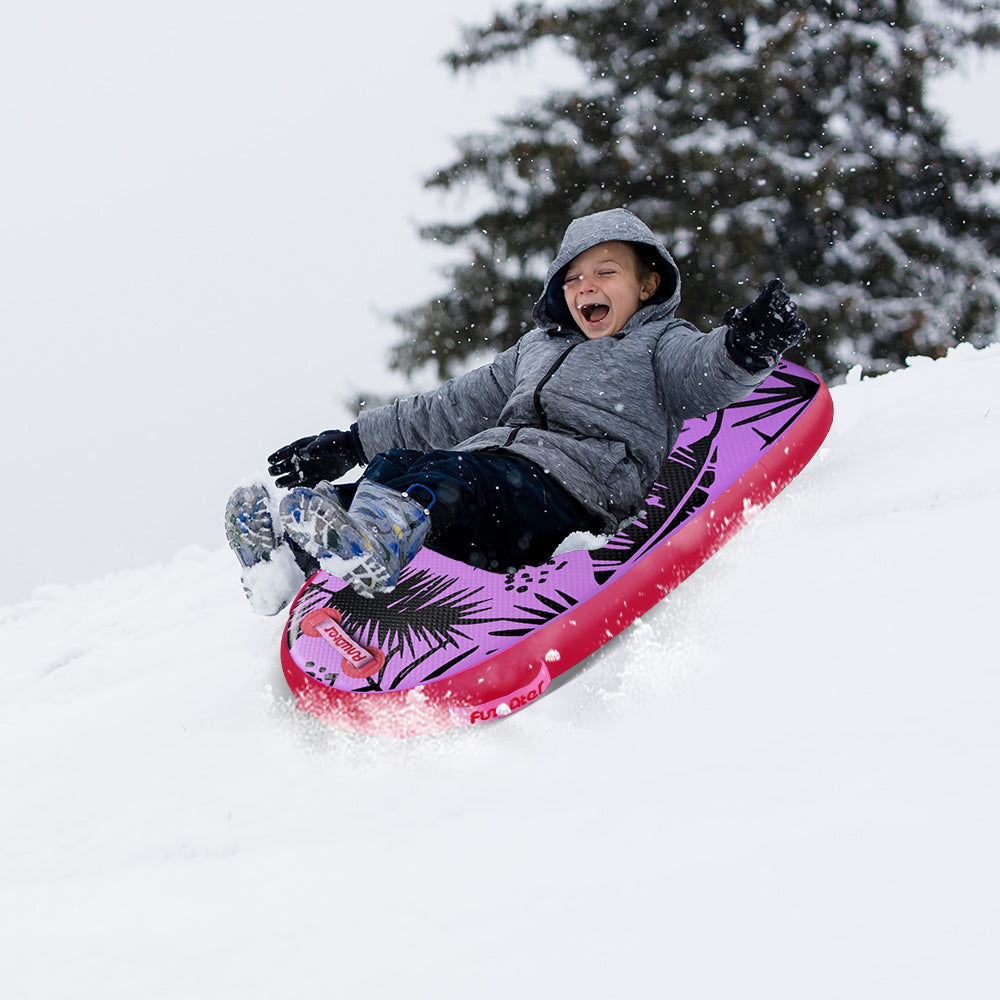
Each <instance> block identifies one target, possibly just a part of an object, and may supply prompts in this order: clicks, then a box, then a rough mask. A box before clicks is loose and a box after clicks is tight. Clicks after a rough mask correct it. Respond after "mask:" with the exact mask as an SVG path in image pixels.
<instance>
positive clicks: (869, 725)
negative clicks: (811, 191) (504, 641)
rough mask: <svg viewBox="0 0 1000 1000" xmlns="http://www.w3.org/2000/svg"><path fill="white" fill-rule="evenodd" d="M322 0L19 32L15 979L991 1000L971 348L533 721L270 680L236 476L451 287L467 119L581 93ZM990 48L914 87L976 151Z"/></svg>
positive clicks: (31, 994)
mask: <svg viewBox="0 0 1000 1000" xmlns="http://www.w3.org/2000/svg"><path fill="white" fill-rule="evenodd" d="M326 6H329V5H326ZM326 6H324V5H316V4H313V3H311V2H308V0H283V2H282V3H281V4H277V3H273V2H270V0H262V2H260V3H257V4H254V5H251V6H248V7H246V9H245V10H244V9H243V8H241V12H242V14H241V16H239V17H236V16H234V13H233V11H234V9H235V8H233V6H232V5H231V4H229V3H224V2H222V0H199V2H197V3H195V2H194V0H177V2H176V3H174V4H171V5H166V6H164V5H161V6H160V7H159V8H158V9H157V10H156V11H155V12H153V11H151V10H147V9H146V8H142V10H141V11H140V9H139V8H137V7H136V6H135V5H134V4H129V3H126V2H125V0H102V2H101V3H88V4H79V3H68V2H65V0H61V2H58V3H56V4H46V5H35V6H32V5H20V6H19V7H18V8H16V10H13V9H12V11H11V12H10V16H9V17H7V18H6V19H5V31H4V33H3V35H2V36H0V49H2V53H0V54H2V56H3V58H0V83H2V84H3V86H2V87H0V115H2V117H3V119H4V139H5V147H4V155H3V156H2V157H0V181H2V182H3V186H4V189H5V190H9V191H15V192H17V195H18V197H17V198H16V199H8V200H7V202H6V203H5V204H4V207H3V210H2V211H3V223H4V225H3V227H0V231H2V233H3V236H2V237H0V239H2V242H0V264H2V266H3V271H4V276H5V280H4V282H2V283H0V284H2V287H0V295H2V300H0V307H2V315H0V318H2V320H3V325H4V329H5V337H6V339H5V344H4V350H5V364H6V365H7V368H6V370H7V371H8V372H9V373H11V372H12V373H14V376H15V377H11V376H9V377H8V379H7V383H8V384H6V385H5V389H4V393H3V394H0V434H2V435H3V436H2V439H0V445H2V450H3V455H4V466H5V470H6V471H5V479H4V487H3V489H2V490H0V503H2V509H0V519H2V520H3V523H5V524H7V525H8V526H9V528H8V533H7V538H6V542H5V555H4V578H3V581H2V585H3V591H2V592H0V602H4V603H3V606H0V650H2V654H0V655H2V660H0V802H2V809H3V822H2V824H0V940H2V942H3V947H2V948H0V988H2V990H3V993H4V995H5V996H9V997H16V998H18V1000H32V998H45V1000H48V998H51V997H61V996H70V995H78V994H80V993H81V992H86V993H88V994H90V993H94V994H95V995H97V994H99V995H100V996H102V997H104V998H108V1000H113V998H119V997H121V998H125V997H128V998H130V1000H131V998H133V997H136V996H142V997H144V998H149V1000H158V998H170V1000H176V998H212V1000H218V998H226V997H234V998H235V997H238V998H240V1000H253V998H258V997H259V998H267V1000H270V998H273V997H276V996H286V995H287V996H298V995H305V994H314V993H316V992H329V993H331V994H334V995H337V994H341V993H343V994H349V993H352V992H358V991H364V994H365V995H368V996H375V997H380V996H392V995H400V994H405V995H407V996H418V997H433V998H438V997H442V998H444V997H453V996H454V997H457V996H463V997H464V996H469V995H475V996H477V997H486V998H489V997H500V996H506V995H508V994H510V993H511V992H512V991H516V992H529V993H532V994H534V993H539V994H540V993H542V992H543V991H544V992H549V993H553V994H558V995H567V996H574V997H601V998H604V997H606V996H611V995H615V996H646V995H650V994H651V993H653V992H656V993H658V994H662V995H678V996H682V997H685V998H713V1000H714V998H727V1000H728V998H730V997H733V996H745V995H752V996H756V995H761V996H764V995H766V996H768V997H769V998H775V1000H783V998H795V1000H799V998H801V997H809V998H811V1000H816V998H819V1000H822V998H827V997H829V998H838V1000H839V998H842V997H865V998H867V997H872V998H875V997H878V998H881V997H886V996H906V997H908V998H912V1000H920V998H924V997H926V998H932V997H933V998H935V1000H937V998H938V997H942V996H949V997H951V996H955V997H963V998H980V997H982V998H988V997H989V998H992V997H994V996H996V995H997V992H998V989H1000V967H998V964H997V961H996V958H995V955H994V952H995V942H996V940H997V937H998V933H1000V854H998V852H997V850H996V844H997V842H998V839H1000V801H998V799H997V795H996V789H997V787H998V786H1000V734H998V727H997V724H996V720H997V718H998V710H1000V704H998V702H1000V679H998V675H997V670H996V654H995V653H991V652H990V650H991V649H993V648H994V647H995V645H996V641H995V629H994V621H995V620H994V619H993V617H992V615H993V614H994V613H995V607H996V596H997V587H996V582H995V579H996V566H997V563H998V556H1000V551H998V550H1000V543H998V540H997V538H998V536H997V531H996V527H995V519H996V511H997V509H998V499H1000V497H998V493H1000V467H998V465H997V461H996V455H997V454H998V448H997V445H998V436H1000V434H998V429H997V421H998V419H1000V416H998V415H1000V398H998V397H1000V348H998V347H994V348H989V349H986V350H982V351H978V352H977V351H973V350H971V349H967V350H961V349H959V350H956V351H954V352H952V354H951V355H950V356H949V357H948V358H947V359H944V360H941V361H934V362H931V361H926V360H919V361H914V362H913V363H912V364H911V365H910V367H909V368H907V369H906V370H903V371H900V372H896V373H893V374H889V375H885V376H881V377H879V378H877V379H871V380H861V379H860V377H858V376H855V377H853V378H850V379H848V381H847V383H846V384H844V385H841V386H837V387H835V388H834V389H833V396H834V403H835V407H836V418H835V423H834V427H833V430H832V431H831V434H830V437H829V438H828V440H827V443H826V445H825V446H824V448H823V450H822V452H821V454H820V455H819V456H817V458H816V459H815V460H814V461H813V463H812V464H811V465H810V466H809V467H808V468H807V469H806V470H805V472H804V473H803V474H802V475H801V476H800V477H799V478H798V479H797V480H796V481H795V482H794V483H793V484H792V485H791V486H790V487H789V488H788V489H787V490H786V491H785V492H784V493H783V494H782V495H781V496H780V497H779V498H778V499H777V500H776V501H775V502H774V503H773V504H771V505H770V506H769V507H767V508H766V509H764V510H763V511H762V512H760V514H759V515H758V516H757V517H756V519H755V520H754V521H753V522H752V523H751V524H750V526H749V527H748V528H746V529H745V530H744V531H743V532H742V533H741V534H740V535H739V536H737V538H736V539H734V540H733V541H732V542H731V543H729V544H728V545H727V546H726V547H725V548H724V549H723V550H722V551H721V552H720V553H719V554H718V555H717V556H716V557H714V558H713V559H712V560H711V561H710V562H709V563H708V564H706V565H705V566H704V567H703V568H702V569H701V570H699V571H698V573H696V574H695V575H694V576H693V577H692V578H691V579H689V580H688V581H687V582H686V583H685V584H684V585H682V586H681V587H680V588H679V589H678V590H677V591H676V592H675V593H674V594H673V595H671V596H670V598H669V599H668V600H666V601H664V602H663V603H662V604H661V605H660V606H658V607H657V608H656V609H654V611H652V612H651V613H650V614H649V615H647V616H646V617H645V618H644V619H642V620H641V621H639V622H637V623H636V624H635V625H633V626H632V627H631V628H630V629H629V630H627V632H626V633H624V634H623V635H622V636H620V637H619V638H618V639H616V640H615V641H613V642H612V643H610V644H609V645H608V646H607V647H606V648H605V649H604V650H603V651H601V652H600V653H599V654H597V655H596V656H594V657H593V658H592V659H591V661H590V662H589V663H588V665H587V668H586V670H582V671H578V672H577V674H576V675H575V676H574V677H573V679H572V680H571V681H569V682H568V683H566V684H565V685H563V686H561V687H559V688H558V689H557V690H555V691H552V692H550V693H549V694H547V695H546V696H545V697H544V698H543V699H541V700H540V701H539V702H538V703H537V704H535V705H534V706H533V707H531V708H530V709H528V710H527V711H525V712H521V713H517V714H514V715H512V716H511V717H510V718H507V719H505V720H503V721H501V722H498V723H496V724H490V725H486V726H481V727H478V728H476V729H474V730H461V731H453V732H450V733H446V734H443V735H440V736H436V737H427V738H421V739H416V740H409V741H393V740H379V739H371V738H366V737H359V736H354V735H350V734H346V733H341V732H338V731H336V730H333V729H330V728H328V727H326V726H324V725H323V724H322V723H319V722H318V721H316V720H314V719H312V718H311V717H309V716H306V715H303V714H302V713H300V712H298V711H297V710H296V709H295V708H294V706H293V705H292V704H291V699H290V697H289V695H288V693H287V689H286V686H285V684H284V681H283V679H282V677H281V673H280V668H279V664H278V639H279V634H280V628H281V623H280V621H279V620H267V619H261V618H258V617H255V616H253V615H252V614H251V613H250V611H249V609H248V606H247V604H246V601H245V599H244V597H243V594H242V591H241V587H240V584H239V572H238V567H237V566H236V563H235V560H233V558H232V557H231V555H230V553H229V552H228V551H226V550H225V549H224V548H223V542H222V526H221V520H222V516H221V511H222V504H223V502H224V500H225V496H226V495H227V493H228V491H229V489H230V488H231V487H232V486H234V485H236V484H237V483H238V481H239V480H240V478H241V477H244V476H246V475H247V474H248V473H249V472H250V471H252V469H253V468H254V467H255V466H257V465H259V463H260V461H261V459H262V456H263V454H266V452H267V451H268V450H270V449H271V448H273V447H276V446H277V445H280V444H283V443H285V442H287V441H288V440H291V439H292V438H293V437H295V436H298V435H299V434H303V433H308V432H315V431H316V430H318V429H321V428H323V427H326V426H336V425H337V423H338V421H340V420H341V419H342V418H343V417H344V416H346V415H347V414H346V411H344V412H341V411H342V410H343V407H342V403H341V401H342V400H343V399H345V398H346V397H348V396H349V395H350V394H351V393H352V392H354V391H356V390H357V389H358V388H360V387H362V386H370V385H371V379H370V378H369V375H370V367H371V365H372V359H373V358H376V359H378V360H377V362H376V363H377V364H382V363H383V362H382V359H383V358H384V355H385V348H386V346H387V345H388V344H389V343H390V342H391V341H392V340H394V339H395V338H396V336H397V331H396V330H395V329H394V328H393V327H392V326H391V324H389V323H388V322H387V321H386V320H385V315H386V314H387V313H390V312H392V311H393V310H394V309H396V308H399V307H402V306H403V305H405V304H406V303H408V302H414V301H421V300H422V299H423V298H424V297H426V296H427V295H428V294H429V293H430V292H431V291H433V289H434V288H435V287H437V285H436V280H437V279H436V278H435V277H434V269H435V264H436V262H435V261H434V259H433V257H432V255H431V253H430V252H429V251H428V248H427V247H426V246H422V245H421V244H419V243H418V241H417V240H416V238H415V236H414V234H413V229H412V222H413V220H414V219H415V218H418V217H422V218H424V219H427V218H439V217H440V216H441V214H442V212H443V211H445V208H446V206H442V205H437V206H435V204H434V202H433V199H432V198H431V196H430V195H429V194H425V193H422V192H421V189H420V180H421V178H422V177H424V176H425V175H426V174H427V173H428V172H429V171H430V170H432V169H434V168H435V167H437V166H439V165H440V164H441V163H443V162H445V161H446V160H447V158H448V156H449V155H450V153H449V149H450V147H449V144H448V139H449V138H450V137H452V136H455V135H457V134H460V133H462V132H464V131H467V130H474V129H477V128H480V127H483V126H484V125H486V124H487V123H488V122H490V121H492V120H493V118H494V116H495V114H496V112H497V110H498V109H504V110H506V109H509V108H510V106H511V105H512V103H514V102H515V101H516V98H517V95H518V94H519V93H520V94H526V93H530V92H532V90H533V89H539V88H541V89H544V88H545V86H546V83H545V80H544V75H545V74H546V73H549V74H551V75H552V76H553V77H555V76H557V75H558V73H559V72H564V71H565V64H564V65H563V66H562V67H556V66H555V65H548V64H543V65H539V64H538V63H532V62H530V61H529V62H528V63H527V64H524V63H522V64H520V65H517V66H515V67H514V68H513V69H512V70H511V71H510V72H509V73H507V74H506V75H504V74H503V73H500V74H499V75H497V74H496V73H494V71H489V72H488V73H487V74H486V76H485V77H483V76H480V75H477V76H476V77H473V78H472V80H471V82H470V81H468V80H465V79H460V81H459V82H458V83H457V84H456V83H455V81H454V80H453V79H452V78H451V77H450V76H448V75H447V74H446V73H445V71H444V70H443V69H441V68H440V67H439V66H438V64H437V57H438V55H439V54H440V52H442V51H443V50H444V49H445V48H447V47H448V46H449V45H451V44H453V41H454V39H455V38H456V37H457V33H456V31H455V29H454V22H455V19H456V16H457V17H460V18H461V19H462V20H466V21H468V22H472V23H476V22H478V21H480V20H482V19H483V18H484V17H486V16H488V14H489V12H490V11H492V9H493V8H494V7H495V6H496V5H495V3H494V2H493V0H489V2H487V0H482V2H480V0H465V2H463V3H462V4H461V5H456V4H453V3H451V2H449V0H428V2H426V3H424V4H421V5H418V6H413V5H403V4H400V5H398V7H397V8H393V9H392V10H391V11H390V13H391V17H389V18H387V19H375V20H373V19H372V18H371V17H370V15H369V14H367V13H365V12H364V11H361V10H360V9H359V11H357V12H354V11H342V10H340V9H339V8H338V9H333V8H330V9H329V10H327V9H326ZM383 20H386V21H387V23H383ZM390 29H391V30H390ZM376 54H377V56H376ZM386 66H391V67H392V71H391V72H389V73H387V72H386V70H385V67H386ZM998 67H1000V62H998V61H996V60H994V61H992V62H990V63H988V64H983V63H975V64H970V66H969V67H967V68H966V70H965V72H966V73H968V74H969V76H968V78H967V79H966V80H965V81H963V80H961V79H958V78H955V77H953V78H951V79H949V80H948V81H945V82H943V83H942V84H941V86H940V89H939V91H938V93H939V99H940V100H941V101H942V102H943V103H944V104H945V105H947V106H948V107H949V108H950V109H951V111H952V114H953V118H952V125H953V127H954V130H955V133H956V135H958V136H959V138H960V139H961V140H962V141H976V142H980V143H982V144H985V146H986V147H987V148H990V149H995V148H996V141H995V136H994V134H993V131H992V130H991V129H989V127H988V125H989V123H990V122H991V121H992V119H991V117H990V114H989V111H988V109H987V107H986V104H985V101H986V100H990V99H992V97H991V95H992V94H993V93H995V92H996V87H995V86H992V87H991V86H989V85H988V83H989V80H990V79H994V78H996V70H997V68H998ZM991 74H992V75H991ZM401 79H403V80H406V81H407V86H406V87H400V86H399V85H398V81H399V80H401ZM477 81H478V82H477ZM359 96H360V97H363V98H364V99H363V101H359ZM359 108H360V111H361V113H358V111H359ZM373 206H375V208H376V209H377V210H376V211H374V214H373ZM465 207H467V206H465ZM459 211H464V208H463V207H462V206H460V207H459ZM372 226H374V229H373V228H371V227H372ZM386 245H389V246H391V248H392V250H393V256H394V258H397V257H398V258H399V259H403V260H405V261H406V262H407V263H406V267H405V268H398V267H395V268H394V269H393V281H392V283H391V284H392V287H391V289H390V290H389V291H386V289H385V284H386V283H385V281H384V276H383V274H382V273H381V272H379V271H377V269H375V268H371V267H368V266H367V265H368V264H370V263H371V261H373V260H378V259H381V258H380V256H379V255H380V253H381V252H382V251H383V249H384V247H385V246H386ZM359 259H360V260H361V261H362V262H363V264H364V266H360V267H359V266H358V265H357V260H359ZM366 283H367V284H366ZM318 341H322V342H324V343H325V342H330V343H332V344H336V346H337V351H338V358H339V359H340V360H341V361H342V362H343V363H342V364H338V366H337V367H336V370H335V371H331V370H330V367H329V366H325V365H324V359H323V357H322V356H320V357H319V358H318V359H317V362H316V366H315V369H314V370H313V371H310V372H308V373H307V374H306V375H304V376H303V377H308V378H313V379H315V381H316V383H317V384H318V385H319V386H320V388H319V389H318V390H317V392H316V393H315V394H314V395H313V396H312V397H310V398H304V397H303V395H302V393H301V392H300V391H299V389H298V388H297V382H296V381H295V379H292V378H290V377H289V375H288V373H287V372H286V371H284V369H283V367H282V363H281V359H282V358H283V357H285V356H287V354H288V352H293V353H294V354H295V356H296V357H299V356H301V354H302V348H303V345H305V344H307V343H310V342H318ZM386 381H387V383H391V379H389V378H388V377H387V378H386ZM261 399H266V400H267V401H268V403H269V405H268V406H261V404H260V400H261ZM338 413H339V414H340V416H338ZM236 428H239V430H238V431H237V430H236ZM185 540H189V541H193V542H195V543H197V544H194V545H188V546H187V547H183V548H182V546H183V545H184V541H185ZM178 550H180V551H179V553H178ZM45 581H53V582H45Z"/></svg>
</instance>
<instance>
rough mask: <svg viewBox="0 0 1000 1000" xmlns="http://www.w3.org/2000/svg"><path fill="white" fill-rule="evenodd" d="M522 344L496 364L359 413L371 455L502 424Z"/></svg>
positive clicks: (449, 443) (447, 444)
mask: <svg viewBox="0 0 1000 1000" xmlns="http://www.w3.org/2000/svg"><path fill="white" fill-rule="evenodd" d="M517 352H518V345H516V344H515V345H514V347H511V348H509V349H508V350H506V351H504V352H503V353H502V354H499V355H497V357H496V358H495V359H494V360H493V362H492V363H491V364H488V365H483V367H481V368H476V369H474V370H473V371H471V372H468V373H467V374H465V375H460V376H459V377H457V378H453V379H451V380H449V381H448V382H445V383H444V384H443V385H441V386H439V387H438V388H437V389H432V390H430V391H429V392H424V393H420V394H419V395H416V396H408V397H406V398H404V399H397V400H396V401H395V402H394V403H390V404H389V405H388V406H380V407H378V408H377V409H374V410H364V411H362V413H361V414H360V415H359V417H358V434H359V435H360V438H361V446H362V448H364V452H365V456H366V457H367V458H368V460H369V461H371V459H372V458H373V457H374V456H375V455H377V454H378V453H379V452H382V451H388V450H389V449H390V448H412V449H414V450H416V451H434V450H435V449H437V448H445V449H450V448H454V447H455V446H456V445H458V444H460V443H461V442H462V441H465V440H466V439H467V438H470V437H472V435H473V434H478V433H479V432H480V431H484V430H486V429H488V428H490V427H494V426H496V423H497V421H498V420H499V418H500V414H501V412H502V410H503V408H504V406H505V404H506V403H507V399H508V398H509V396H510V394H511V392H512V390H513V388H514V378H515V369H516V366H517Z"/></svg>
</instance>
